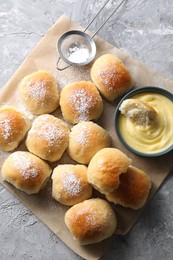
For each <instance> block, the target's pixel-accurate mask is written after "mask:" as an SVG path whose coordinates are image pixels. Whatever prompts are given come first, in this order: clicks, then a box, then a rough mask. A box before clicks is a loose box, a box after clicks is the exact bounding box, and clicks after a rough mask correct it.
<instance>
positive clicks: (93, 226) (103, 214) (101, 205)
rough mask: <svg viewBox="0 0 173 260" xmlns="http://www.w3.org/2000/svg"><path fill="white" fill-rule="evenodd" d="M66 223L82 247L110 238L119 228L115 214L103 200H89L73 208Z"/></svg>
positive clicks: (67, 213) (67, 214)
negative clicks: (117, 227)
mask: <svg viewBox="0 0 173 260" xmlns="http://www.w3.org/2000/svg"><path fill="white" fill-rule="evenodd" d="M65 223H66V225H67V227H68V228H69V230H70V232H71V233H72V235H73V237H74V239H76V240H77V241H78V243H79V244H81V245H87V244H93V243H98V242H100V241H102V240H104V239H106V238H108V237H110V236H111V235H112V234H113V233H114V231H115V229H116V226H117V219H116V215H115V212H114V211H113V209H112V208H111V206H110V205H109V203H108V202H107V201H105V200H103V199H99V198H97V199H89V200H85V201H84V202H81V203H79V204H76V205H74V206H73V207H71V208H70V209H69V210H68V211H67V212H66V214H65Z"/></svg>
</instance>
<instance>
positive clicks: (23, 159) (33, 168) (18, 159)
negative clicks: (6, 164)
mask: <svg viewBox="0 0 173 260" xmlns="http://www.w3.org/2000/svg"><path fill="white" fill-rule="evenodd" d="M12 156H13V162H14V167H15V168H16V169H17V170H18V171H19V173H20V174H21V175H22V176H23V177H24V179H25V180H27V179H29V178H35V177H37V176H38V168H37V165H36V164H35V163H34V162H33V161H31V160H30V158H29V157H27V156H24V154H19V153H14V154H13V155H12Z"/></svg>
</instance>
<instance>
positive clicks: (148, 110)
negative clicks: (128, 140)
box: [119, 98, 157, 127]
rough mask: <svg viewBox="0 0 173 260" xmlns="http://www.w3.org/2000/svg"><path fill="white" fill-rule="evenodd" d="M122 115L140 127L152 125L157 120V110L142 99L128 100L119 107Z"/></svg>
mask: <svg viewBox="0 0 173 260" xmlns="http://www.w3.org/2000/svg"><path fill="white" fill-rule="evenodd" d="M119 110H120V111H121V114H123V115H125V116H126V117H127V118H129V119H130V120H132V121H133V122H134V123H135V124H137V125H140V126H144V127H145V126H148V125H151V124H152V123H153V122H155V120H156V119H157V112H156V110H155V109H154V108H153V107H151V106H149V105H148V104H147V103H145V102H143V101H142V100H140V99H132V98H131V99H130V98H129V99H126V100H124V101H123V102H122V104H121V106H120V107H119Z"/></svg>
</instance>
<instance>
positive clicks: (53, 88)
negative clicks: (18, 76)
mask: <svg viewBox="0 0 173 260" xmlns="http://www.w3.org/2000/svg"><path fill="white" fill-rule="evenodd" d="M19 95H20V98H21V100H22V102H23V104H24V106H25V107H26V108H27V109H28V110H29V111H30V112H31V113H33V114H35V115H41V114H46V113H51V112H53V111H54V110H55V109H56V108H57V107H58V106H59V91H58V85H57V82H56V79H55V77H54V76H53V75H51V74H50V73H48V72H46V71H37V72H34V73H32V74H29V75H28V76H26V77H24V78H23V79H22V81H21V82H20V84H19Z"/></svg>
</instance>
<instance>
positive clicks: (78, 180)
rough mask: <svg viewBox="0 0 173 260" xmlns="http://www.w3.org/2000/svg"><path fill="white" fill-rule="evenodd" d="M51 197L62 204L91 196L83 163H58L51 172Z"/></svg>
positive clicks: (68, 203) (90, 187) (80, 200)
mask: <svg viewBox="0 0 173 260" xmlns="http://www.w3.org/2000/svg"><path fill="white" fill-rule="evenodd" d="M52 181H53V182H52V197H53V198H54V199H55V200H57V201H58V202H60V203H61V204H64V205H69V206H72V205H75V204H77V203H79V202H82V201H84V200H86V199H89V198H90V197H91V196H92V186H91V184H89V183H88V180H87V167H86V166H85V165H73V164H64V165H58V166H57V167H56V168H55V169H54V170H53V174H52Z"/></svg>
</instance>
